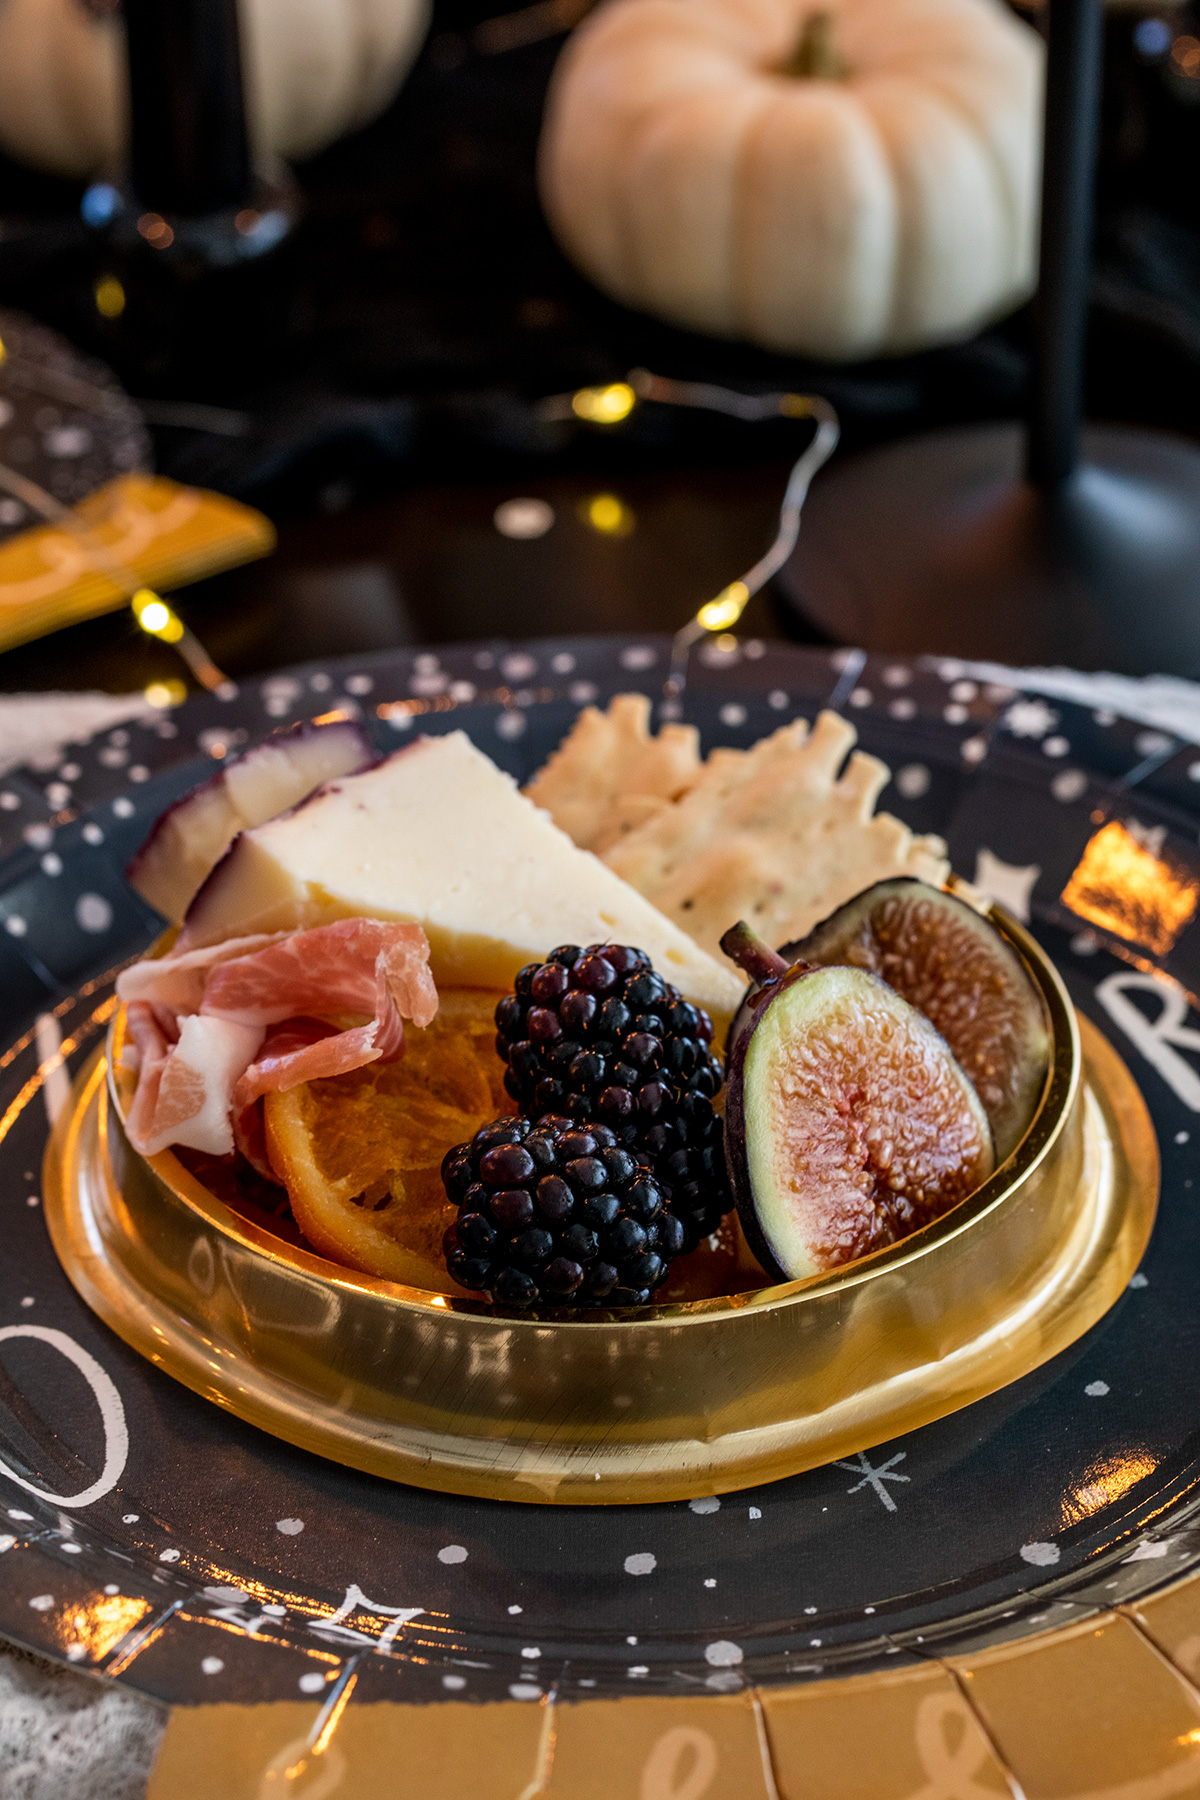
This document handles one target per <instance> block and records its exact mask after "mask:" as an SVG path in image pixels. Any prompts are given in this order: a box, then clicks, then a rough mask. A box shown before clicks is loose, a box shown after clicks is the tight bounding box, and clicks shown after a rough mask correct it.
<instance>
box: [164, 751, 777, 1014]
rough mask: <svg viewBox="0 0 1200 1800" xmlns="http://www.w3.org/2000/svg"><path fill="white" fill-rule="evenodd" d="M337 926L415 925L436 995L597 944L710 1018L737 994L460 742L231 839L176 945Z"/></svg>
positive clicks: (403, 754) (399, 759) (498, 979)
mask: <svg viewBox="0 0 1200 1800" xmlns="http://www.w3.org/2000/svg"><path fill="white" fill-rule="evenodd" d="M340 918H375V919H397V920H414V921H415V922H416V923H417V924H419V925H421V926H423V927H424V930H425V932H426V935H427V936H428V938H429V943H430V950H431V957H430V960H431V965H432V968H433V972H434V977H435V979H436V980H437V981H438V983H439V984H448V985H456V986H464V987H508V986H510V985H511V983H512V979H513V977H514V976H515V975H516V973H517V971H518V969H520V968H522V967H523V966H524V964H526V963H528V962H534V961H538V960H540V959H542V958H543V957H545V956H546V955H547V953H548V952H549V951H550V950H551V949H553V948H554V947H555V946H556V945H558V944H562V943H576V944H589V943H603V942H611V943H626V944H634V945H636V946H637V947H638V948H639V949H641V950H644V951H645V952H646V954H647V955H648V956H649V958H650V960H651V962H652V963H653V964H654V967H655V968H656V969H657V970H658V972H659V974H660V975H662V976H663V977H664V979H666V980H668V981H671V982H674V984H675V985H676V986H677V987H678V988H680V989H681V991H682V992H683V993H685V994H686V995H687V997H688V998H689V999H690V1000H694V1001H696V1002H698V1003H699V1004H700V1005H702V1006H704V1007H706V1008H707V1009H708V1010H709V1011H710V1012H711V1013H712V1014H713V1015H714V1017H715V1018H717V1019H727V1018H728V1017H729V1015H730V1014H731V1013H732V1012H733V1010H734V1009H735V1008H736V1006H737V1005H738V1003H739V1001H740V999H741V996H742V991H743V982H742V980H741V977H740V976H739V975H737V974H736V973H735V972H734V971H733V970H732V969H727V968H724V967H722V966H721V964H720V963H718V962H717V961H716V960H715V959H714V958H713V957H711V956H709V955H708V953H707V952H706V951H704V950H701V949H700V947H699V945H698V944H696V943H694V942H693V941H692V939H691V938H689V937H688V936H687V935H686V934H685V933H684V932H683V931H681V930H680V929H679V927H678V926H677V925H675V924H673V923H672V922H671V920H669V919H668V918H666V917H665V916H664V915H663V914H662V913H660V912H659V911H658V910H657V909H656V908H655V907H653V906H651V904H650V902H649V901H648V900H645V899H643V897H642V896H641V894H639V893H638V892H637V890H636V889H635V888H632V887H630V886H629V884H628V883H627V882H625V881H622V880H621V878H620V877H619V876H618V875H615V874H614V873H613V871H612V870H611V869H608V868H606V867H605V865H604V864H603V863H602V862H600V861H599V859H598V858H597V857H595V856H593V855H591V853H590V852H589V851H586V850H579V849H577V848H576V846H575V845H574V844H573V843H572V842H571V840H570V838H569V837H567V835H566V834H565V832H562V831H560V830H559V829H558V827H557V826H556V825H555V824H554V823H553V821H552V820H551V819H550V818H549V817H548V816H547V815H546V814H545V813H543V812H540V811H539V810H538V809H537V807H535V806H534V805H533V804H532V802H531V801H529V800H527V799H526V798H525V797H524V796H523V795H522V794H520V793H519V792H518V791H517V787H516V784H515V782H514V781H513V780H512V779H511V777H510V776H508V775H506V774H504V773H503V771H502V770H500V769H498V768H497V767H496V766H495V764H494V763H492V762H490V761H489V760H488V758H487V757H486V756H484V754H483V753H482V751H480V750H477V749H476V748H475V746H474V745H473V744H472V743H471V741H470V739H469V738H468V737H467V736H466V735H465V734H464V733H463V732H461V731H456V732H452V733H451V734H450V735H449V736H447V737H440V738H419V739H418V740H417V741H416V742H415V743H413V744H410V745H408V746H406V747H405V748H404V749H403V750H399V751H397V752H396V753H395V755H394V756H391V757H389V758H388V759H387V760H386V761H385V762H383V763H380V764H379V765H378V766H377V767H375V768H373V769H368V770H365V771H363V773H361V774H358V775H352V776H348V777H345V778H344V779H342V780H339V781H336V782H332V783H330V784H329V785H328V786H326V787H324V788H322V789H320V790H318V792H317V793H316V794H314V795H312V796H311V798H309V799H308V800H306V801H304V802H302V803H301V804H300V805H299V806H297V807H295V808H294V809H293V810H292V811H291V812H288V813H284V814H282V815H281V816H280V817H279V818H277V819H272V820H270V821H269V822H268V823H267V824H265V825H259V826H256V827H254V828H253V829H252V830H249V831H244V832H242V834H241V836H240V837H238V838H236V839H235V840H234V843H233V845H232V846H231V848H230V850H229V851H228V853H227V854H226V856H225V857H224V859H223V860H222V861H221V862H220V863H218V864H217V867H216V868H215V869H214V870H213V872H212V874H211V875H210V876H209V878H208V880H207V881H206V882H205V884H204V886H203V887H202V888H201V889H200V892H199V893H198V894H197V896H196V898H195V900H194V901H193V902H192V905H191V908H190V909H189V912H188V915H187V919H186V921H185V924H184V931H183V935H182V937H181V938H180V940H179V948H180V949H181V950H183V949H195V948H197V947H198V946H200V945H202V944H211V943H217V942H220V941H221V940H222V939H224V938H226V937H232V936H238V937H242V936H247V935H249V934H250V933H252V932H258V931H289V930H296V929H303V928H307V927H309V926H313V925H323V924H326V923H328V922H329V921H330V920H333V919H340ZM731 923H732V921H731Z"/></svg>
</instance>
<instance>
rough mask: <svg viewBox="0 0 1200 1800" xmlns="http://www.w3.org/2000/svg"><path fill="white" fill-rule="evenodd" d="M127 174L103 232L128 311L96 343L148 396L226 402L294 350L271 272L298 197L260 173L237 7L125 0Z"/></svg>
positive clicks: (229, 1)
mask: <svg viewBox="0 0 1200 1800" xmlns="http://www.w3.org/2000/svg"><path fill="white" fill-rule="evenodd" d="M124 11H125V25H126V40H127V46H128V64H129V103H130V165H129V172H128V178H127V182H126V184H125V186H124V188H123V190H122V191H121V192H120V193H113V192H112V191H111V190H109V192H110V193H111V198H112V207H111V212H110V213H109V215H108V217H107V218H106V219H105V220H104V222H103V230H104V235H105V239H106V251H105V263H106V272H107V273H109V274H112V275H114V276H116V277H117V278H118V279H119V282H120V289H121V293H122V295H123V299H122V302H121V310H120V312H119V314H117V316H115V317H114V318H113V319H112V321H111V323H110V324H108V325H107V327H105V329H104V332H103V341H102V342H101V343H99V344H98V347H99V348H101V349H102V350H103V352H104V354H105V355H107V356H108V357H109V359H110V360H111V361H112V362H113V363H114V365H115V366H116V367H117V368H118V369H119V370H120V372H121V374H122V375H123V376H124V378H125V379H126V380H127V381H129V382H131V383H132V384H133V385H134V386H135V387H136V388H137V390H138V391H140V392H142V393H143V394H151V395H153V394H156V393H166V394H173V395H179V394H184V395H188V394H195V395H196V397H210V398H216V399H219V400H223V401H225V402H226V403H228V402H229V400H230V399H231V398H232V397H233V396H235V395H236V394H237V393H238V391H239V389H241V388H243V387H244V385H245V383H246V381H247V380H254V379H256V378H261V375H262V373H263V371H264V369H265V368H266V366H267V364H268V362H269V356H270V350H271V349H274V350H276V351H277V350H278V348H279V347H280V345H281V344H282V343H283V341H284V340H285V338H286V328H285V325H284V320H285V315H286V296H285V295H284V294H283V293H282V292H281V291H280V279H279V272H278V270H277V269H275V267H274V266H273V265H272V268H271V270H270V271H266V270H264V271H263V272H262V273H261V274H259V275H257V276H255V277H254V278H253V279H250V277H249V270H248V269H247V265H257V266H258V267H260V268H261V267H262V265H263V264H264V263H265V262H266V261H267V259H268V256H269V253H270V252H271V251H273V250H275V249H276V248H277V247H278V246H279V245H280V244H282V243H283V242H284V240H285V239H287V238H288V237H289V235H290V233H291V231H292V228H293V226H294V225H295V223H296V221H297V219H298V217H299V213H300V204H299V195H298V191H297V190H296V188H295V186H294V184H292V182H291V179H290V176H289V175H288V172H287V171H286V170H285V169H283V168H282V167H280V168H279V169H278V170H276V171H272V172H271V173H269V174H264V173H263V172H261V171H260V170H258V169H256V167H255V164H254V158H253V156H252V152H251V145H250V139H249V133H248V130H247V123H246V105H245V97H244V92H243V70H242V55H241V37H240V27H239V19H238V6H237V0H126V4H125V9H124Z"/></svg>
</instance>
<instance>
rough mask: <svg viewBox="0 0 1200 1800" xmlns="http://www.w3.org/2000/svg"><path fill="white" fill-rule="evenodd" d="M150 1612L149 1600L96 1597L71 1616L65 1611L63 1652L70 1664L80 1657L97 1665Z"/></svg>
mask: <svg viewBox="0 0 1200 1800" xmlns="http://www.w3.org/2000/svg"><path fill="white" fill-rule="evenodd" d="M149 1611H150V1602H149V1601H148V1600H140V1599H135V1598H133V1597H132V1596H130V1595H125V1594H97V1596H96V1598H95V1599H94V1600H89V1601H87V1602H86V1603H85V1604H84V1605H83V1606H78V1607H76V1609H75V1611H74V1612H70V1611H66V1612H64V1613H62V1615H61V1616H60V1619H59V1631H60V1634H61V1636H62V1640H63V1648H64V1649H65V1650H66V1651H67V1652H68V1654H70V1655H71V1657H72V1660H73V1661H74V1660H75V1659H76V1658H79V1657H81V1656H83V1657H86V1659H87V1661H88V1662H92V1663H97V1662H100V1661H101V1659H102V1658H103V1657H105V1656H107V1655H108V1654H109V1652H110V1651H111V1650H115V1649H116V1647H117V1645H118V1644H119V1643H120V1642H121V1639H122V1638H123V1637H127V1636H128V1634H129V1633H130V1632H131V1631H132V1630H133V1628H134V1626H135V1625H137V1624H139V1623H140V1622H141V1620H142V1619H144V1618H145V1616H146V1614H147V1613H148V1612H149Z"/></svg>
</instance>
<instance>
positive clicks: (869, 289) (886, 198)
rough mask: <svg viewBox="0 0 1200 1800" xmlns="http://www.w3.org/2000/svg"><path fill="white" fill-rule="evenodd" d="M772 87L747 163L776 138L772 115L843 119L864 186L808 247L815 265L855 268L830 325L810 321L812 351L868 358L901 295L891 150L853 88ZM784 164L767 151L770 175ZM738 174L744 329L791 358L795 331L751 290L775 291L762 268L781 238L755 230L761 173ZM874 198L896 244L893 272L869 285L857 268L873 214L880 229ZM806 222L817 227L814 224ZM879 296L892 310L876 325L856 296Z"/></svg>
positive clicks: (866, 253) (828, 316) (830, 307)
mask: <svg viewBox="0 0 1200 1800" xmlns="http://www.w3.org/2000/svg"><path fill="white" fill-rule="evenodd" d="M773 86H774V91H773V92H772V93H771V95H770V97H769V99H768V101H767V104H766V105H765V106H764V107H763V109H762V111H761V112H760V114H759V116H758V118H757V119H756V120H755V130H754V131H751V132H748V133H747V136H746V145H745V150H746V163H747V164H748V163H749V161H750V159H751V158H752V156H753V148H754V138H755V136H756V135H757V134H761V135H766V134H767V133H768V132H769V131H770V129H771V118H772V115H777V116H779V117H782V118H785V119H786V118H789V117H791V118H793V119H794V118H798V117H799V116H802V114H803V115H809V114H811V115H813V116H814V118H819V116H820V114H821V113H824V114H825V117H826V119H827V120H834V119H839V120H840V121H841V122H842V124H843V128H844V129H843V134H842V139H841V147H840V155H841V157H842V158H846V157H847V156H848V157H850V159H851V161H852V162H853V164H854V167H853V170H852V175H853V178H854V179H855V180H856V181H859V182H861V183H862V184H863V185H862V186H861V187H860V189H859V192H858V195H857V198H853V197H852V198H851V199H850V200H849V201H848V202H845V203H843V204H842V205H836V204H835V205H834V206H832V207H830V209H829V210H828V211H827V212H826V214H825V217H824V218H823V219H821V220H820V223H821V225H822V226H823V227H824V229H823V230H820V231H818V233H817V234H816V236H815V239H814V240H811V241H810V243H809V244H808V246H807V248H808V252H809V260H810V261H818V260H824V261H826V262H827V263H832V265H833V267H834V268H835V269H836V268H837V267H838V265H839V264H840V263H841V262H843V261H844V259H845V258H846V257H847V256H849V257H850V259H851V264H852V267H851V269H850V270H849V272H848V273H844V274H843V277H842V279H841V280H840V281H839V283H838V286H839V289H840V292H839V293H838V294H837V296H836V297H831V298H830V299H829V300H828V301H827V302H826V304H825V305H824V308H823V315H824V316H823V318H820V320H819V322H816V321H813V320H810V332H811V335H812V347H811V348H810V350H809V354H813V355H817V356H830V355H832V356H834V357H838V358H842V359H845V358H847V357H855V356H860V355H862V354H864V352H863V350H862V349H861V348H860V345H861V344H862V343H864V342H870V343H872V344H873V343H874V342H875V340H876V338H877V336H878V334H879V331H880V329H881V326H882V324H883V322H884V320H886V318H887V317H888V316H889V315H890V310H891V296H892V294H893V292H894V289H895V282H896V275H897V256H896V248H897V234H896V230H895V225H896V208H895V205H894V202H893V201H892V188H891V185H889V184H891V183H892V182H893V177H892V173H891V166H890V162H889V159H888V157H887V154H886V149H885V146H884V144H883V142H882V139H881V137H880V133H879V131H878V128H877V126H876V124H875V121H874V120H873V119H872V118H871V117H870V115H869V113H868V112H867V109H866V108H865V107H864V106H863V105H862V103H861V101H860V100H859V98H858V96H857V94H856V93H854V92H852V91H850V90H849V89H848V88H844V87H842V86H841V85H840V84H835V83H832V82H820V83H813V84H812V85H811V86H810V85H808V84H805V85H803V86H800V85H797V86H794V87H789V88H784V87H782V86H781V84H778V83H776V84H773ZM827 129H828V127H827ZM856 152H857V153H858V154H857V155H856V154H855V153H856ZM864 152H865V154H864ZM777 160H778V158H777V154H776V155H772V153H771V151H770V149H769V148H768V149H767V150H766V151H765V152H764V164H765V166H766V167H767V168H768V169H769V168H770V167H771V166H772V165H773V164H774V163H775V162H776V161H777ZM872 160H875V161H876V163H877V165H878V166H877V167H876V168H875V169H874V170H873V171H868V165H869V164H870V162H871V161H872ZM739 175H740V176H741V177H742V178H743V179H744V181H745V187H744V190H743V203H742V207H741V209H740V212H741V218H742V221H743V229H742V231H741V232H740V234H739V237H740V242H739V246H738V263H737V266H738V270H739V272H740V275H741V277H742V279H741V280H740V281H739V313H740V316H741V319H742V321H743V329H744V330H745V332H746V334H747V336H749V337H750V338H751V339H752V340H754V341H755V342H758V343H763V344H766V345H767V346H768V347H769V348H771V349H774V350H777V351H785V352H786V351H787V349H788V347H789V346H788V341H787V336H788V331H789V329H790V328H789V327H784V328H783V329H779V328H778V327H779V323H780V322H779V321H778V320H772V319H771V318H770V315H769V313H768V312H767V311H766V310H765V308H764V306H763V305H762V303H761V302H756V301H755V300H754V299H753V298H752V296H751V288H752V287H754V288H757V289H758V290H759V291H760V292H761V291H762V290H763V288H764V285H766V286H768V287H769V285H770V284H769V283H768V284H764V282H763V280H762V264H763V262H764V260H765V259H769V257H770V255H771V252H772V250H773V249H774V248H777V244H778V233H777V232H776V231H773V230H770V229H769V228H768V229H761V228H760V229H759V230H757V231H755V230H754V229H753V226H754V225H755V224H756V223H757V222H758V221H757V220H756V218H755V206H754V196H755V193H756V190H757V188H758V186H760V185H761V181H762V173H761V171H760V172H758V174H757V178H755V173H754V172H753V171H752V170H751V169H749V168H748V167H746V166H745V165H744V166H743V168H742V169H741V170H740V171H739ZM881 175H886V177H887V181H886V182H880V181H879V180H878V177H879V176H881ZM818 185H820V184H818ZM872 185H874V187H875V193H874V195H873V196H872V195H871V193H870V192H869V191H868V189H869V188H870V186H872ZM872 199H874V200H875V201H876V202H878V203H881V204H882V207H883V209H884V210H885V211H887V212H889V213H890V219H889V220H888V224H887V226H886V227H885V231H886V233H887V235H889V236H890V239H891V242H890V244H889V245H888V247H887V249H886V250H885V251H884V255H885V258H886V261H887V264H888V267H887V271H886V273H884V274H880V273H879V272H878V271H870V272H869V273H868V274H867V278H866V279H865V280H864V279H863V275H864V271H863V269H862V268H861V266H856V265H861V263H862V262H863V261H864V259H865V260H866V261H869V260H870V259H871V255H872V251H871V244H870V223H871V221H870V219H869V213H870V211H872V210H873V211H875V213H876V221H875V222H876V224H878V222H879V218H880V212H879V205H876V206H875V207H874V208H872V205H871V202H872ZM807 223H808V224H810V225H811V223H812V221H811V219H810V220H809V221H807ZM831 223H832V225H833V227H834V229H835V230H837V229H839V228H840V230H841V236H840V238H838V239H836V240H835V244H834V248H833V251H832V253H831V252H830V249H829V242H828V237H829V226H830V224H831ZM879 293H882V294H883V295H884V296H885V297H886V301H887V304H886V306H885V307H884V308H880V309H879V312H878V315H877V316H876V318H875V319H874V320H873V321H872V320H868V319H867V318H866V317H865V316H864V315H863V312H862V306H861V304H860V306H859V307H858V308H857V309H856V308H855V305H854V300H855V297H856V296H869V295H870V294H879Z"/></svg>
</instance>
